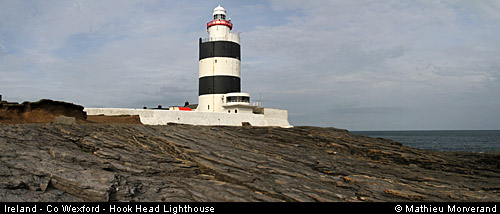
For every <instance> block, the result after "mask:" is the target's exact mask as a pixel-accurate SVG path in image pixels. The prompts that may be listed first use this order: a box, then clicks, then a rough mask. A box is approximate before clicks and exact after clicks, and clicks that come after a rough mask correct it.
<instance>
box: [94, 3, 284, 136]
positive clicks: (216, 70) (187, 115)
mask: <svg viewBox="0 0 500 214" xmlns="http://www.w3.org/2000/svg"><path fill="white" fill-rule="evenodd" d="M212 15H213V17H212V18H213V19H212V20H211V21H209V22H208V23H207V33H208V38H204V39H202V38H200V41H199V62H198V63H199V83H198V104H192V105H189V103H188V102H186V103H185V106H184V107H180V106H170V107H169V108H168V109H165V108H149V109H148V108H141V109H130V108H85V109H84V111H85V112H86V113H87V115H106V116H113V115H139V118H140V119H141V123H143V124H148V125H169V124H171V123H179V124H191V125H204V126H213V125H218V126H221V125H222V126H279V127H284V128H289V127H292V126H291V125H290V123H289V122H288V111H287V110H284V109H275V108H266V107H262V106H261V105H260V103H254V104H252V103H251V102H250V94H248V93H243V92H241V82H242V81H241V47H240V35H239V34H235V33H232V32H231V30H232V29H233V23H231V19H229V18H227V16H226V10H225V9H224V8H223V7H221V6H220V5H219V6H217V7H216V8H215V9H214V11H213V14H212ZM193 87H194V86H193Z"/></svg>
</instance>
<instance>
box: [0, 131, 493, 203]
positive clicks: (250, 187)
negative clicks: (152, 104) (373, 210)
mask: <svg viewBox="0 0 500 214" xmlns="http://www.w3.org/2000/svg"><path fill="white" fill-rule="evenodd" d="M499 186H500V153H487V154H476V153H445V152H434V151H425V150H419V149H413V148H408V147H404V146H401V144H399V143H397V142H394V141H390V140H383V139H373V138H369V137H362V136H356V135H352V134H350V133H348V132H347V131H344V130H339V129H334V128H318V127H295V128H290V129H283V128H270V127H265V128H262V127H261V128H259V127H205V126H189V125H170V126H145V125H95V124H94V125H92V124H90V125H85V124H77V125H64V124H22V125H0V201H406V200H409V201H500V197H499V195H500V189H499V188H498V187H499Z"/></svg>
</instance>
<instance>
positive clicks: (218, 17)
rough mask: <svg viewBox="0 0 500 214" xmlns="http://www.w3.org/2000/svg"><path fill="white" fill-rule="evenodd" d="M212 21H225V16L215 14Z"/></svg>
mask: <svg viewBox="0 0 500 214" xmlns="http://www.w3.org/2000/svg"><path fill="white" fill-rule="evenodd" d="M214 19H226V15H224V14H215V15H214Z"/></svg>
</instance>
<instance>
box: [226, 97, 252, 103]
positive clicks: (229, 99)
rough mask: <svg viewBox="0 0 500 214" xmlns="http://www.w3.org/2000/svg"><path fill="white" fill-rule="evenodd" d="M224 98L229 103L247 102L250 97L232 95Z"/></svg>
mask: <svg viewBox="0 0 500 214" xmlns="http://www.w3.org/2000/svg"><path fill="white" fill-rule="evenodd" d="M226 100H227V102H228V103H231V102H243V103H249V102H250V97H244V96H233V97H227V98H226Z"/></svg>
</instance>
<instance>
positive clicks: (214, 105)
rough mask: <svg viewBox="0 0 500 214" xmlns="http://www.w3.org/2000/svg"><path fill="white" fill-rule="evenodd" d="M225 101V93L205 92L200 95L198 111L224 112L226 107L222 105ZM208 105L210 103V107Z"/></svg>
mask: <svg viewBox="0 0 500 214" xmlns="http://www.w3.org/2000/svg"><path fill="white" fill-rule="evenodd" d="M225 101H226V100H225V96H224V94H204V95H201V96H198V107H197V108H196V111H203V112H224V107H222V106H223V105H224V102H225ZM208 105H210V109H209V108H208Z"/></svg>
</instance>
